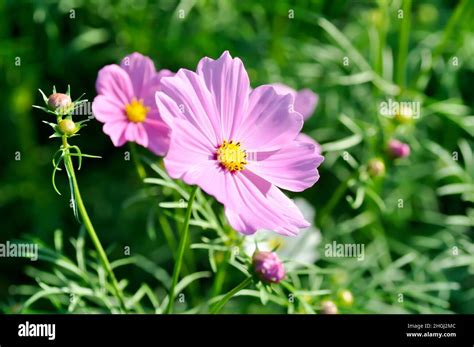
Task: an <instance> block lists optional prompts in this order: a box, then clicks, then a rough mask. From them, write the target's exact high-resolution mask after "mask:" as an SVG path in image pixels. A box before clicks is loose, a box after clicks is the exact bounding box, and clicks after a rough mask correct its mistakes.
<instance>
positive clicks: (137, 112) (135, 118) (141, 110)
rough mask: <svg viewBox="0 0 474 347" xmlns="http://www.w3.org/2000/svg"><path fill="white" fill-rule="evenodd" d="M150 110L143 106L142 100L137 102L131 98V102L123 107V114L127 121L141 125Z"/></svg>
mask: <svg viewBox="0 0 474 347" xmlns="http://www.w3.org/2000/svg"><path fill="white" fill-rule="evenodd" d="M149 111H150V108H149V107H147V106H145V105H144V104H143V99H139V100H137V99H136V98H133V99H132V101H131V102H130V103H129V104H127V105H126V106H125V114H126V116H127V118H128V120H129V121H131V122H134V123H141V122H143V121H144V120H145V119H146V116H147V114H148V112H149Z"/></svg>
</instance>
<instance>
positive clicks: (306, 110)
mask: <svg viewBox="0 0 474 347" xmlns="http://www.w3.org/2000/svg"><path fill="white" fill-rule="evenodd" d="M318 100H319V97H318V95H317V94H315V93H314V92H313V91H312V90H310V89H302V90H300V91H299V92H298V93H297V94H296V98H295V111H296V112H299V113H301V114H302V115H303V118H304V119H308V118H309V117H310V116H311V115H312V114H313V113H314V110H315V109H316V105H317V104H318Z"/></svg>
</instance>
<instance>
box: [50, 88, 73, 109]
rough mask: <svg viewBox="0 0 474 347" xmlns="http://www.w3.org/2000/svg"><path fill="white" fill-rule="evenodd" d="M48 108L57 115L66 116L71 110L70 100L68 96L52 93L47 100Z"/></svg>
mask: <svg viewBox="0 0 474 347" xmlns="http://www.w3.org/2000/svg"><path fill="white" fill-rule="evenodd" d="M48 106H49V108H50V109H51V110H53V111H56V112H58V113H59V114H67V113H68V112H69V111H70V110H71V107H72V100H71V97H70V96H69V95H66V94H62V93H54V94H51V96H50V97H49V98H48Z"/></svg>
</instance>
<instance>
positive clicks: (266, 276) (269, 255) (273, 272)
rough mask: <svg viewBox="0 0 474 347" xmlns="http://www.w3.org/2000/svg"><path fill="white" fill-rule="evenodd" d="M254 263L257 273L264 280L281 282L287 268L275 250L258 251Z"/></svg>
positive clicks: (254, 256)
mask: <svg viewBox="0 0 474 347" xmlns="http://www.w3.org/2000/svg"><path fill="white" fill-rule="evenodd" d="M252 263H253V269H254V271H255V273H256V274H257V275H258V277H259V278H260V280H262V281H263V282H267V283H279V282H280V281H281V280H282V279H283V278H284V277H285V268H284V267H283V264H282V263H281V261H280V259H278V256H277V255H276V253H274V252H256V253H255V254H254V255H253V261H252Z"/></svg>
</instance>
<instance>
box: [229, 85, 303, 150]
mask: <svg viewBox="0 0 474 347" xmlns="http://www.w3.org/2000/svg"><path fill="white" fill-rule="evenodd" d="M292 105H293V100H292V97H291V95H288V94H287V95H284V96H282V95H278V94H277V93H276V92H275V90H274V89H273V87H272V86H270V85H266V86H260V87H258V88H256V89H254V90H253V91H252V92H251V94H250V101H249V107H248V110H247V115H246V117H245V119H244V120H243V122H242V125H241V126H240V127H239V129H238V130H237V134H236V138H235V140H236V141H240V142H241V143H242V144H243V146H244V148H245V149H246V150H247V151H272V150H277V149H280V148H281V147H283V146H285V145H286V144H288V143H290V142H291V141H293V140H294V139H295V138H296V136H297V135H298V133H299V132H300V130H301V128H302V127H303V117H302V116H301V115H300V114H299V113H296V112H292V110H291V109H292Z"/></svg>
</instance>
